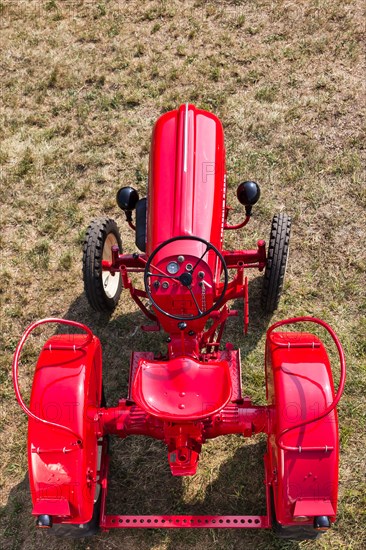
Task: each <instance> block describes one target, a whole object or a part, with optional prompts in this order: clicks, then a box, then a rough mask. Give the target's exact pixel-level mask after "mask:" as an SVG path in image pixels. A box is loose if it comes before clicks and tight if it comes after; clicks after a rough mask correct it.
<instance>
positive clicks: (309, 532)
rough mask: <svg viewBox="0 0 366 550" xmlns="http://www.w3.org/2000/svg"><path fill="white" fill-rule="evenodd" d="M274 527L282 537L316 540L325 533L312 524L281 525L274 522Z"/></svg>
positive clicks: (279, 536)
mask: <svg viewBox="0 0 366 550" xmlns="http://www.w3.org/2000/svg"><path fill="white" fill-rule="evenodd" d="M272 527H273V531H274V532H275V533H276V536H277V537H278V538H280V539H291V540H299V541H300V540H315V539H318V538H319V537H321V535H322V534H323V531H316V529H314V527H313V526H312V525H280V524H279V523H277V522H273V523H272Z"/></svg>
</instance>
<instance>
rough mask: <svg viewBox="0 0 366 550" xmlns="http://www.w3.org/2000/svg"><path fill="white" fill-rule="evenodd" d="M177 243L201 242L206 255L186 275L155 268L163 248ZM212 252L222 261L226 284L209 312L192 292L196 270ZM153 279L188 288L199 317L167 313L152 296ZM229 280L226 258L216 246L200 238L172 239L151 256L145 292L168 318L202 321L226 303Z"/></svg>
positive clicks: (145, 275) (184, 237)
mask: <svg viewBox="0 0 366 550" xmlns="http://www.w3.org/2000/svg"><path fill="white" fill-rule="evenodd" d="M175 241H199V242H201V243H203V244H204V245H206V249H205V251H204V253H203V254H202V255H201V256H200V258H198V259H197V261H196V263H195V264H194V266H193V267H192V269H190V270H189V271H185V272H184V273H182V274H181V275H179V276H177V275H169V274H165V273H164V272H163V271H162V270H161V269H159V268H157V267H155V266H154V265H153V263H152V262H153V260H154V258H155V257H156V255H157V253H158V252H160V250H161V249H162V248H164V247H165V246H167V245H168V244H170V243H172V242H175ZM210 250H213V252H214V253H215V254H216V256H217V257H218V258H219V260H220V263H221V265H222V269H223V273H224V283H223V287H222V290H221V292H220V294H219V296H218V297H217V298H216V300H214V303H213V305H212V307H210V308H209V309H207V310H202V309H201V308H200V306H199V305H198V302H197V299H196V297H195V295H194V293H193V291H192V282H193V280H194V272H195V269H196V268H197V266H198V264H199V263H200V261H201V260H202V259H203V258H204V256H205V255H206V254H207V253H208V252H209V251H210ZM178 256H179V254H177V257H178ZM152 270H153V271H157V272H158V273H152ZM151 277H159V278H164V279H173V280H174V281H177V282H178V283H180V284H181V285H183V286H184V287H186V288H187V289H188V290H189V292H190V293H191V296H192V299H193V302H194V304H195V306H196V309H197V315H191V314H187V315H174V314H173V313H169V312H168V311H165V310H164V309H163V308H161V307H160V306H159V305H158V304H157V303H156V301H155V300H154V298H153V297H152V295H151V291H150V284H149V283H150V278H151ZM197 277H198V278H199V275H197ZM228 280H229V275H228V270H227V267H226V263H225V260H224V257H223V255H222V254H221V252H220V251H219V250H218V249H217V248H216V246H214V245H213V244H211V243H209V242H208V241H206V240H205V239H201V238H200V237H191V236H181V237H173V238H172V239H168V240H167V241H164V242H163V243H161V244H160V245H159V246H158V247H157V248H155V250H154V252H153V253H152V254H151V255H150V257H149V259H148V261H147V263H146V266H145V271H144V285H145V290H146V294H147V296H148V298H149V299H150V301H151V303H152V305H153V306H154V307H155V308H156V309H157V310H158V311H160V313H163V314H164V315H166V316H167V317H170V318H171V319H177V320H178V321H186V320H187V319H188V320H196V319H201V317H204V316H205V315H208V314H209V313H211V311H213V310H214V309H218V308H219V307H220V306H221V304H222V302H223V301H224V298H225V293H226V289H227V285H228ZM199 284H200V286H202V285H203V284H204V281H203V280H201V281H200V282H199Z"/></svg>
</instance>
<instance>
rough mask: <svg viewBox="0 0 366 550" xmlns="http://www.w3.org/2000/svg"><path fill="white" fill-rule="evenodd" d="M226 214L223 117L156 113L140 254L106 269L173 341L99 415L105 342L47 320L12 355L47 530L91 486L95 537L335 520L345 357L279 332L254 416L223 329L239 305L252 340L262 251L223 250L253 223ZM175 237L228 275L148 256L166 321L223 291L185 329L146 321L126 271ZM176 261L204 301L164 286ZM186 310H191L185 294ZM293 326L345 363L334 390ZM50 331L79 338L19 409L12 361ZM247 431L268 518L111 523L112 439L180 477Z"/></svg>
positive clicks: (62, 349) (87, 497)
mask: <svg viewBox="0 0 366 550" xmlns="http://www.w3.org/2000/svg"><path fill="white" fill-rule="evenodd" d="M228 210H229V207H228V206H227V204H226V173H225V149H224V138H223V130H222V126H221V123H220V121H219V120H218V118H217V117H215V116H214V115H213V114H211V113H208V112H206V111H202V110H199V109H196V108H195V107H194V106H193V105H188V104H186V105H182V106H181V107H180V108H179V109H178V110H175V111H172V112H170V113H166V114H164V115H162V116H161V117H160V118H159V119H158V121H157V122H156V124H155V127H154V130H153V135H152V144H151V155H150V168H149V193H148V203H147V253H146V254H132V255H131V254H120V253H119V250H118V247H116V246H115V247H112V251H111V252H112V253H111V258H112V259H111V261H103V262H102V268H103V270H106V271H110V272H111V273H112V274H115V273H120V274H121V279H122V283H123V287H124V288H125V289H126V290H128V291H129V292H130V295H131V297H132V299H133V300H134V301H135V302H136V303H137V305H138V306H139V307H140V309H141V310H142V311H143V313H144V314H145V316H146V317H147V318H148V319H150V320H151V321H153V324H152V325H148V326H145V327H143V328H144V329H145V330H159V329H160V328H163V330H165V331H166V332H167V333H168V335H169V338H168V346H167V351H166V355H165V356H160V357H159V358H156V357H154V355H153V354H152V353H151V352H134V353H133V354H132V357H131V364H130V378H129V389H128V395H127V398H126V399H120V401H119V402H118V404H117V406H115V407H109V408H106V407H101V406H100V402H101V383H102V382H101V380H102V379H101V376H102V374H101V372H102V366H101V348H100V343H99V340H98V339H97V338H96V337H95V336H94V335H93V333H92V332H91V330H90V329H88V328H87V327H85V326H84V325H82V324H80V323H76V322H74V321H65V320H63V319H44V320H41V321H38V322H36V323H34V324H32V325H31V326H30V327H29V328H28V329H27V330H26V331H25V333H24V335H23V337H22V338H21V340H20V342H19V344H18V346H17V349H16V353H15V356H14V362H13V381H14V389H15V394H16V397H17V399H18V402H19V404H20V406H21V407H22V409H23V410H24V411H25V412H26V414H27V415H28V417H29V429H28V461H29V472H30V485H31V493H32V500H33V514H35V515H39V514H48V515H52V518H53V522H54V523H71V524H83V523H87V522H88V521H89V520H90V519H91V517H92V514H93V508H94V500H95V497H96V495H97V488H98V486H99V485H100V487H101V514H100V526H101V528H102V529H104V530H107V529H110V528H116V527H122V528H126V527H132V528H137V527H139V528H146V527H148V528H151V527H168V528H173V527H179V528H201V527H210V528H212V527H214V528H221V527H225V528H264V527H270V525H271V518H272V512H274V513H275V516H276V519H277V521H278V522H279V523H280V524H282V525H312V522H313V518H314V516H315V515H327V516H329V517H330V519H331V520H332V521H333V520H334V519H335V515H336V511H337V481H338V458H339V442H338V421H337V414H336V410H335V407H336V406H337V404H338V402H339V399H340V397H341V395H342V392H343V388H344V383H345V360H344V354H343V351H342V347H341V345H340V343H339V340H338V338H337V336H336V335H335V333H334V331H333V330H332V329H331V328H330V327H329V326H328V325H327V324H326V323H324V322H323V321H321V320H319V319H314V318H309V317H301V318H294V319H288V320H286V321H280V322H279V323H276V324H274V325H273V326H272V327H271V328H270V329H269V330H268V332H267V339H266V358H265V366H266V391H267V406H256V405H255V404H253V403H252V402H251V400H250V398H249V397H243V395H242V390H241V364H240V352H239V351H238V350H235V349H234V347H233V346H232V345H231V344H229V343H228V344H226V347H225V350H220V349H219V348H220V342H221V338H222V334H223V330H224V327H225V325H226V323H227V322H228V321H229V320H230V317H233V316H237V311H236V310H230V308H229V306H228V302H229V301H230V300H236V299H243V298H244V316H243V321H244V332H245V333H246V332H247V328H248V323H249V297H248V279H247V276H246V269H249V268H255V269H258V270H259V271H262V270H263V269H264V267H265V265H266V247H265V242H264V241H263V240H260V241H258V242H257V248H256V249H252V250H234V251H227V250H223V231H224V229H238V228H240V227H243V226H244V225H246V223H247V222H248V220H249V218H248V217H247V218H246V219H245V220H244V221H243V222H242V223H241V224H237V225H236V226H230V225H229V224H228V223H227V217H228ZM130 226H131V224H130ZM132 226H133V224H132ZM132 226H131V227H132ZM179 236H193V237H198V238H199V239H206V240H207V241H208V242H210V243H212V244H213V245H214V246H215V247H216V248H217V249H218V251H219V252H220V253H221V254H222V256H223V261H224V265H225V266H226V268H227V269H230V270H234V275H233V276H232V278H231V280H230V281H229V283H228V285H227V288H226V290H225V286H224V285H223V282H222V274H223V272H224V273H225V268H223V267H222V265H220V261H218V259H217V258H218V257H217V254H216V255H215V254H214V253H213V251H212V250H210V251H209V252H208V253H207V257H202V254H203V252H204V244H203V243H202V242H201V241H199V240H198V241H197V240H192V239H190V240H189V241H186V240H184V241H175V242H172V243H169V245H168V246H167V247H163V248H162V249H161V250H159V251H157V252H158V253H157V255H156V257H154V262H153V264H154V268H153V273H154V274H153V275H150V278H151V284H152V285H153V284H154V283H156V281H158V280H159V281H160V282H161V281H162V278H161V277H160V275H164V276H165V277H166V281H165V282H169V286H168V287H166V288H162V286H159V285H157V284H156V285H155V287H154V288H155V290H154V292H156V295H159V296H160V297H161V300H162V303H163V306H164V307H166V308H167V309H169V308H170V311H171V313H172V314H178V315H179V314H180V313H181V312H182V310H183V311H189V308H190V305H189V303H185V304H183V305H182V303H181V302H182V300H183V301H184V300H185V301H186V302H187V298H188V300H189V299H190V296H192V295H193V296H194V297H195V299H196V300H198V303H199V304H200V305H201V304H202V309H203V310H204V311H207V310H208V309H209V308H210V307H211V305H212V304H213V303H214V300H216V299H217V297H218V296H219V295H220V292H221V291H223V290H224V291H225V292H224V296H223V301H222V303H220V305H219V307H215V308H213V311H211V312H209V314H208V315H206V316H205V317H203V318H201V319H194V320H190V319H186V320H185V321H184V322H183V323H181V322H178V321H177V319H172V318H169V317H167V316H166V315H164V314H163V313H162V312H161V311H158V308H156V307H155V310H154V311H152V310H151V309H149V307H148V306H147V305H146V299H147V298H148V294H147V292H146V291H145V290H142V289H140V288H135V286H134V285H133V283H132V281H131V279H130V274H131V273H142V272H144V270H145V266H146V264H147V262H148V261H149V257H151V254H152V252H153V251H155V250H156V248H157V247H158V246H159V245H160V244H161V243H162V242H165V241H167V240H168V239H170V238H173V237H174V238H176V237H179ZM178 257H180V258H178ZM171 261H175V262H177V263H179V265H180V266H181V267H183V268H184V269H185V271H186V272H187V273H189V272H190V270H191V269H192V268H189V264H190V263H191V264H192V266H194V265H195V264H196V262H197V261H199V264H198V266H197V269H199V271H201V272H202V273H201V278H202V280H203V281H204V282H205V283H206V284H205V286H204V288H205V290H204V291H203V290H202V288H203V287H202V286H200V285H199V284H196V283H197V281H195V282H193V283H192V288H191V289H189V288H188V286H186V287H184V285H183V288H182V285H178V284H174V283H176V281H174V279H173V278H172V277H167V268H168V264H169V262H171ZM187 264H188V266H187ZM198 282H199V281H198ZM165 286H166V285H165ZM146 288H148V290H149V291H150V287H148V286H147V287H146ZM164 300H165V301H164ZM160 303H161V302H159V304H160ZM191 305H192V308H194V298H193V297H192V304H191ZM207 321H209V324H208V325H207V326H206V322H207ZM299 321H301V322H303V321H311V322H313V323H316V324H318V325H321V326H322V327H324V328H325V329H326V330H328V332H329V333H330V335H331V337H332V338H333V341H334V342H335V345H336V347H337V349H338V353H339V357H340V364H341V375H340V382H339V385H338V390H337V392H336V393H335V391H334V387H333V378H332V372H331V366H330V363H329V359H328V356H327V354H326V351H325V349H324V346H323V344H322V343H321V341H320V340H319V339H318V338H317V337H316V336H314V335H312V334H309V333H302V332H276V329H278V328H279V327H281V326H284V325H287V324H290V323H297V322H299ZM46 323H61V324H69V325H71V326H73V327H76V328H78V329H82V330H83V331H84V332H86V333H87V334H86V335H81V334H74V335H55V336H53V337H52V338H51V339H49V340H48V341H47V343H46V344H45V345H44V346H43V349H42V351H41V354H40V357H39V360H38V362H37V365H36V370H35V375H34V381H33V387H32V394H31V399H30V405H29V407H28V406H27V405H26V404H25V402H24V400H23V398H22V395H21V392H20V388H19V383H18V364H19V360H20V354H21V351H22V348H23V346H24V344H25V341H26V340H27V338H28V337H29V335H30V334H31V333H32V331H33V330H34V329H35V328H36V327H38V326H41V325H43V324H46ZM254 433H266V434H267V436H268V445H267V452H266V454H265V457H264V465H265V487H266V502H267V514H266V515H264V516H260V515H254V516H245V515H240V516H239V515H238V516H228V515H222V516H220V515H212V516H200V515H198V516H182V515H165V516H158V515H153V516H146V515H142V516H136V515H122V516H121V515H108V514H107V511H106V495H107V488H108V463H109V459H108V456H107V454H106V442H105V437H104V436H106V435H107V434H113V435H115V436H117V437H120V438H125V437H128V436H133V435H143V436H148V437H152V438H155V439H159V440H161V441H163V442H164V443H165V444H166V446H167V455H168V462H169V465H170V468H171V472H172V474H173V475H175V476H185V475H193V474H195V473H196V470H197V465H198V460H199V455H200V451H201V448H202V445H203V444H204V443H205V441H206V440H208V439H211V438H216V437H219V436H224V435H228V434H238V435H241V436H244V437H250V436H251V435H253V434H254ZM103 438H104V442H103V443H102V441H103ZM98 455H99V456H101V464H99V462H98ZM272 500H273V506H274V509H273V510H272ZM300 520H302V521H300Z"/></svg>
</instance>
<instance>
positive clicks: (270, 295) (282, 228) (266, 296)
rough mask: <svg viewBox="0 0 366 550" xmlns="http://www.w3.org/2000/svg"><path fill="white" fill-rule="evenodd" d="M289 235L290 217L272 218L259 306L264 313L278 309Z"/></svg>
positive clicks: (285, 215)
mask: <svg viewBox="0 0 366 550" xmlns="http://www.w3.org/2000/svg"><path fill="white" fill-rule="evenodd" d="M290 233H291V218H290V216H288V215H287V214H278V215H276V216H274V217H273V220H272V226H271V234H270V238H269V246H268V254H267V263H266V268H265V272H264V279H263V287H262V297H261V306H262V308H263V310H264V311H265V312H266V313H273V312H274V311H275V310H276V309H277V307H278V302H279V300H280V296H281V293H282V288H283V282H284V279H285V273H286V267H287V261H288V254H289V243H290Z"/></svg>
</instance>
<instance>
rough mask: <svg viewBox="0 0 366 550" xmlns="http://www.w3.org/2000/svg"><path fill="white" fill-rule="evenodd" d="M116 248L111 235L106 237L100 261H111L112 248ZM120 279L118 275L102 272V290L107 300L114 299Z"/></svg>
mask: <svg viewBox="0 0 366 550" xmlns="http://www.w3.org/2000/svg"><path fill="white" fill-rule="evenodd" d="M115 245H117V246H118V242H117V238H116V236H115V235H114V234H113V233H109V234H108V235H107V238H106V240H105V241H104V246H103V254H102V259H103V260H107V261H108V262H111V261H112V246H115ZM120 279H121V274H120V273H115V274H114V275H112V273H109V271H102V282H103V289H104V292H105V294H106V296H107V297H108V298H114V297H115V295H116V294H117V290H118V286H119V282H120Z"/></svg>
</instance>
